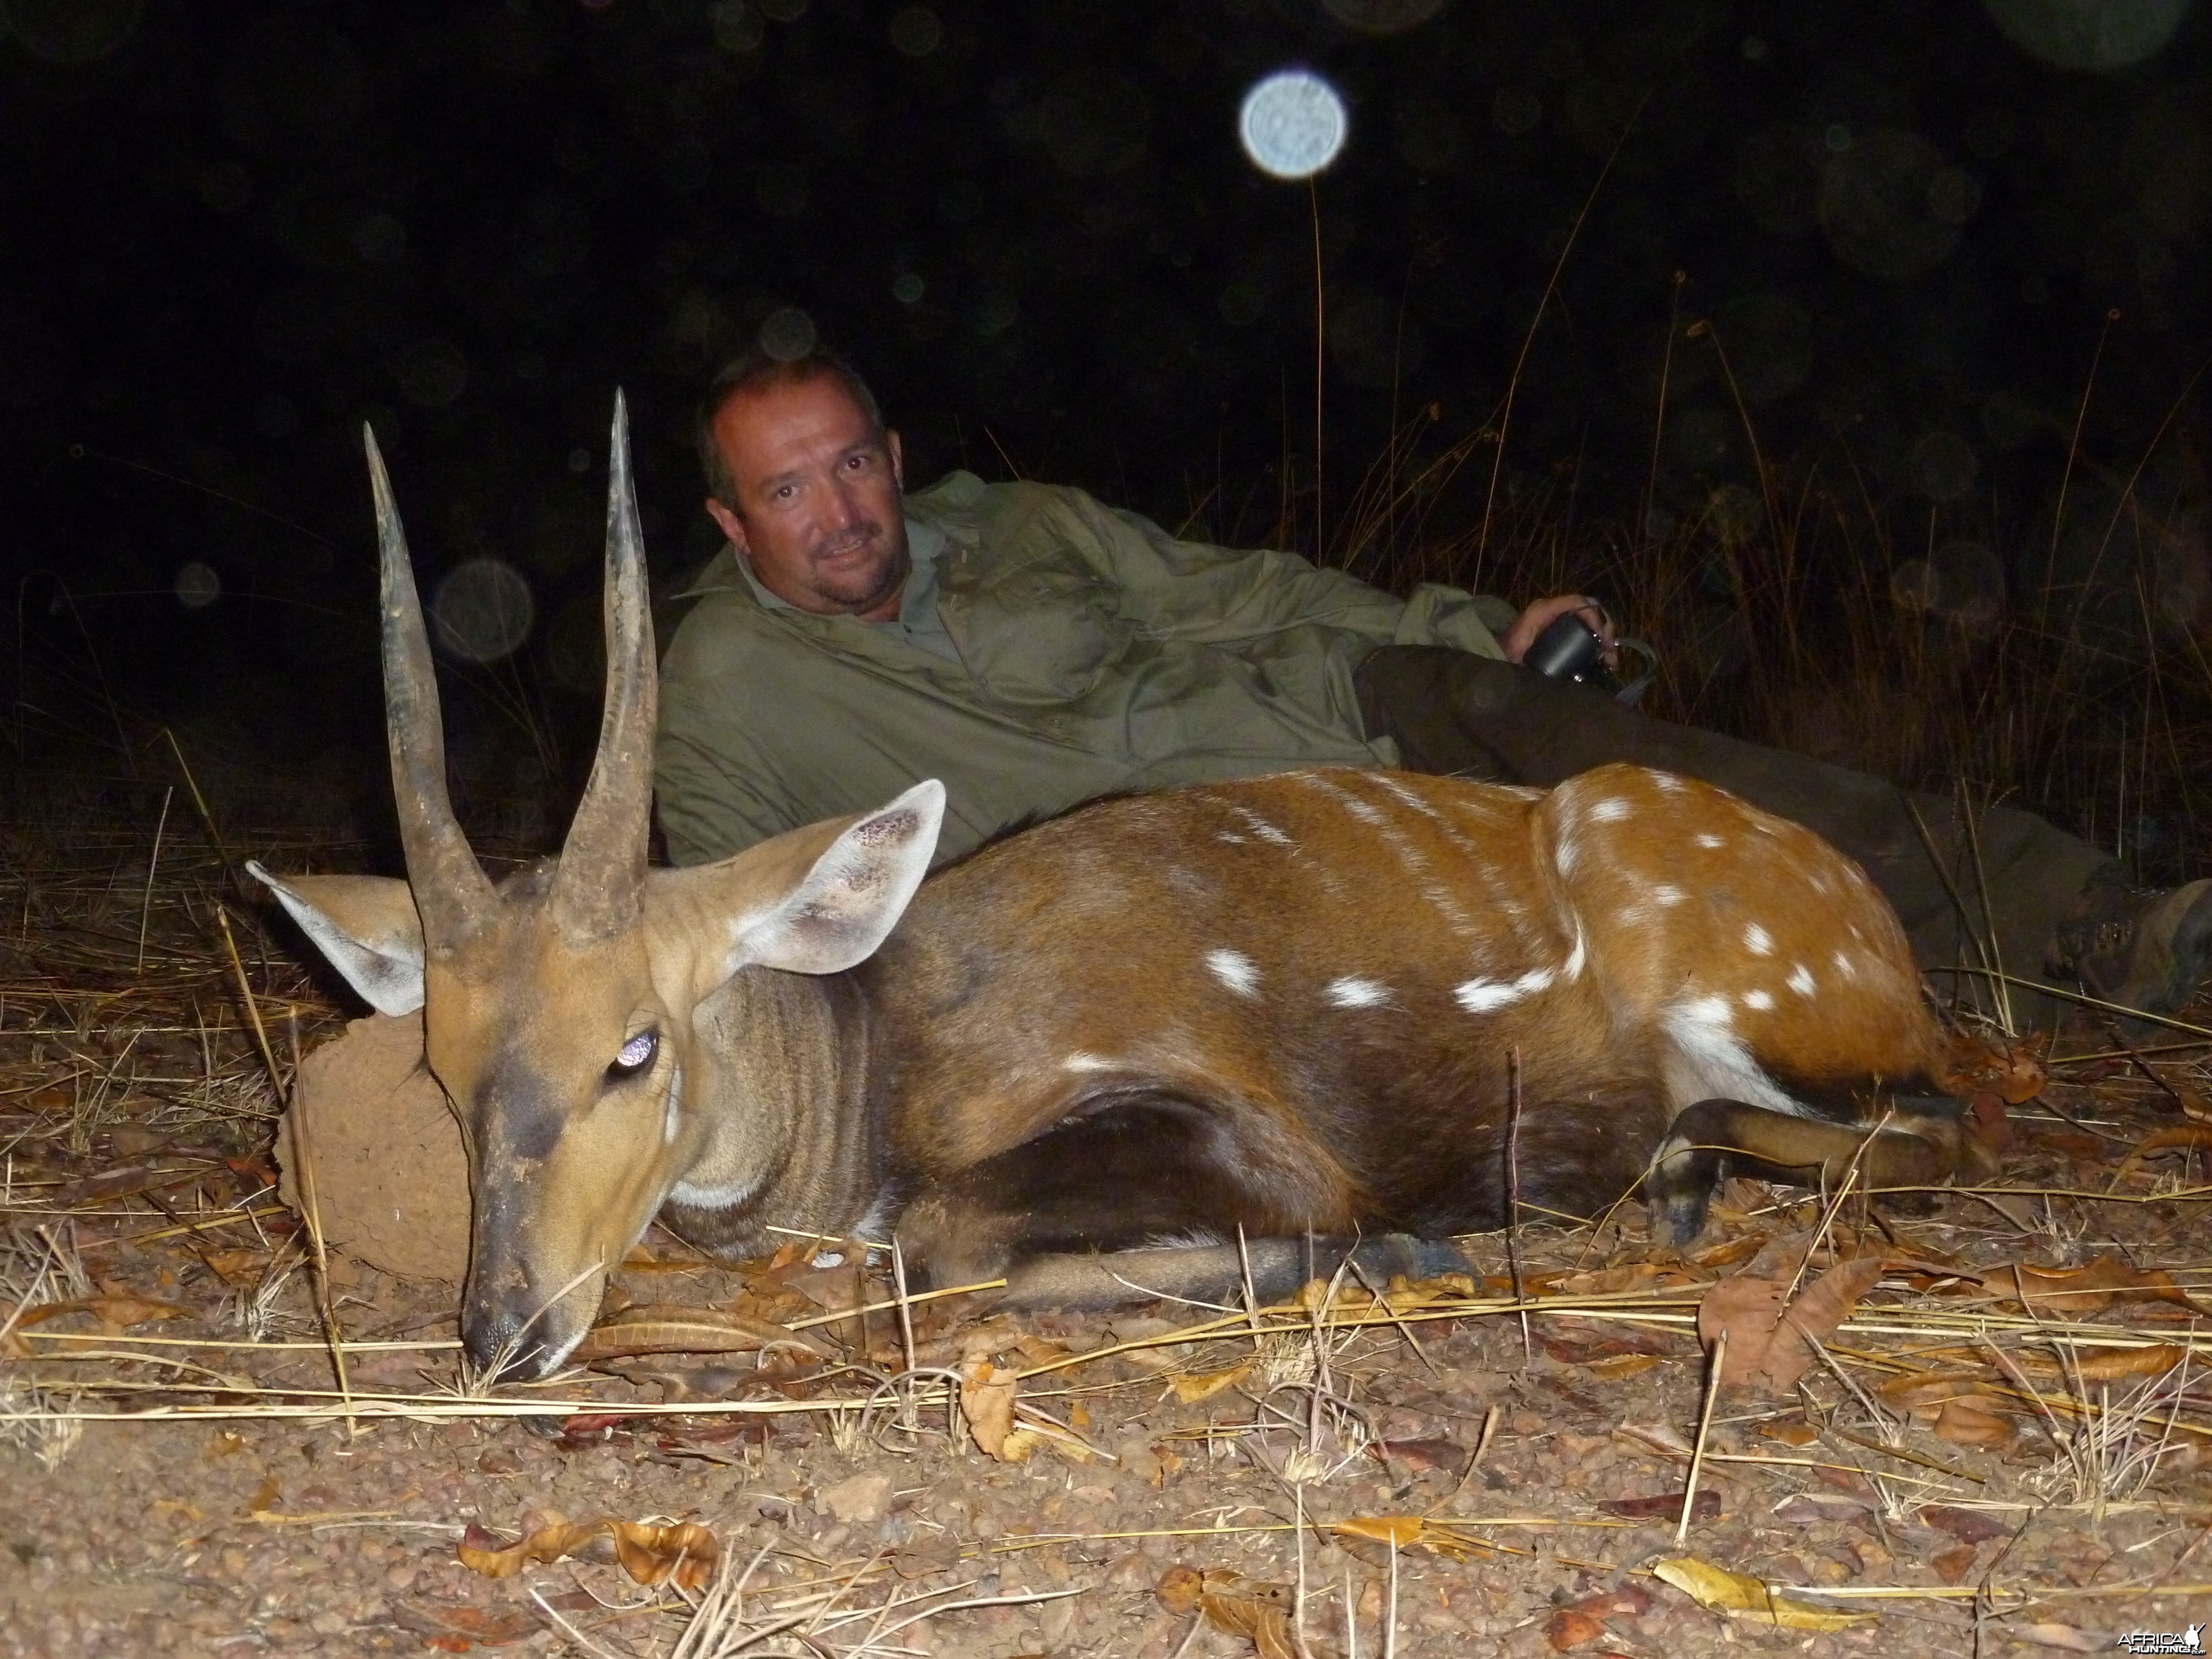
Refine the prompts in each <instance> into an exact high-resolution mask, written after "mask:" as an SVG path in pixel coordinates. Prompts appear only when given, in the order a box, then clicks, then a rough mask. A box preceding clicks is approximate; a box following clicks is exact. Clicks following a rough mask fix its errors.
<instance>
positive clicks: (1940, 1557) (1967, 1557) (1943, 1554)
mask: <svg viewBox="0 0 2212 1659" xmlns="http://www.w3.org/2000/svg"><path fill="white" fill-rule="evenodd" d="M1928 1565H1929V1566H1930V1567H1932V1568H1933V1569H1935V1572H1936V1577H1938V1578H1940V1579H1942V1581H1943V1582H1944V1583H1947V1584H1955V1583H1960V1581H1961V1580H1962V1579H1964V1578H1965V1577H1966V1575H1967V1574H1968V1573H1970V1572H1972V1571H1973V1570H1974V1547H1973V1546H1972V1544H1954V1545H1953V1546H1952V1547H1950V1548H1949V1549H1948V1550H1938V1551H1937V1552H1936V1553H1935V1554H1934V1555H1932V1556H1930V1557H1929V1559H1928Z"/></svg>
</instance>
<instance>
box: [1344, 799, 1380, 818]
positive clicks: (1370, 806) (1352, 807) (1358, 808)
mask: <svg viewBox="0 0 2212 1659" xmlns="http://www.w3.org/2000/svg"><path fill="white" fill-rule="evenodd" d="M1340 799H1342V801H1343V802H1344V810H1345V811H1347V812H1349V813H1351V814H1352V817H1355V818H1358V820H1359V821H1360V822H1361V823H1382V822H1383V809H1382V808H1381V807H1379V806H1377V805H1376V804H1375V803H1374V802H1373V801H1370V800H1362V799H1359V797H1358V796H1357V795H1352V794H1346V795H1343V796H1341V797H1340Z"/></svg>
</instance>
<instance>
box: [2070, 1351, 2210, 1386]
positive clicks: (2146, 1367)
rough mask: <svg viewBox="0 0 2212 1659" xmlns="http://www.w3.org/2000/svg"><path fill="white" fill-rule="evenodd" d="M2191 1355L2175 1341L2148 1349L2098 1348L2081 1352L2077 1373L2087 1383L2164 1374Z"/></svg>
mask: <svg viewBox="0 0 2212 1659" xmlns="http://www.w3.org/2000/svg"><path fill="white" fill-rule="evenodd" d="M2188 1358H2189V1350H2188V1349H2186V1348H2184V1347H2181V1346H2178V1345H2176V1344H2174V1343H2172V1342H2158V1343H2154V1344H2152V1345H2151V1346H2149V1347H2148V1348H2098V1349H2095V1350H2093V1351H2092V1352H2088V1353H2084V1354H2080V1355H2078V1356H2077V1357H2076V1358H2075V1361H2074V1372H2075V1376H2079V1377H2081V1379H2082V1380H2083V1381H2084V1382H2087V1383H2117V1382H2118V1381H2119V1380H2120V1379H2121V1378H2123V1377H2128V1376H2165V1375H2166V1372H2168V1371H2170V1370H2172V1369H2173V1368H2174V1367H2175V1366H2177V1365H2179V1364H2182V1363H2183V1362H2185V1360H2187V1359H2188Z"/></svg>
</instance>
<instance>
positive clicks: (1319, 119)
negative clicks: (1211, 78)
mask: <svg viewBox="0 0 2212 1659" xmlns="http://www.w3.org/2000/svg"><path fill="white" fill-rule="evenodd" d="M1350 126H1351V119H1350V118H1349V117H1348V116H1347V115H1346V112H1345V107H1344V100H1343V99H1342V98H1341V97H1340V96H1339V95H1338V93H1337V90H1336V88H1334V87H1333V86H1331V85H1329V83H1328V82H1326V81H1324V80H1322V78H1321V76H1318V75H1316V74H1315V73H1314V72H1313V71H1312V70H1277V71H1276V72H1275V73H1274V74H1273V75H1271V76H1267V79H1266V80H1264V81H1261V82H1260V83H1259V84H1258V85H1257V86H1255V87H1254V88H1252V90H1251V91H1249V92H1248V93H1246V94H1244V105H1243V108H1242V109H1240V110H1239V111H1238V112H1237V137H1238V138H1240V139H1242V140H1243V144H1244V153H1245V154H1246V155H1249V156H1250V157H1251V158H1252V165H1253V166H1255V167H1258V168H1259V169H1260V171H1261V172H1262V173H1268V174H1271V175H1272V176H1273V177H1275V178H1277V179H1310V178H1312V177H1313V175H1314V174H1315V173H1319V172H1320V171H1321V170H1322V168H1323V167H1327V166H1328V164H1329V163H1330V162H1331V161H1334V160H1336V157H1337V152H1338V151H1340V150H1341V149H1343V148H1344V139H1345V134H1346V132H1347V131H1349V130H1350Z"/></svg>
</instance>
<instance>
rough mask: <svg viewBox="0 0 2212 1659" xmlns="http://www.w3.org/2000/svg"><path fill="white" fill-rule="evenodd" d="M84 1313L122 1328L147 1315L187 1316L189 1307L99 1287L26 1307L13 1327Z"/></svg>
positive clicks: (111, 1326)
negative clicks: (67, 1298) (96, 1292)
mask: <svg viewBox="0 0 2212 1659" xmlns="http://www.w3.org/2000/svg"><path fill="white" fill-rule="evenodd" d="M76 1313H88V1314H90V1315H91V1316H93V1317H94V1318H95V1319H97V1320H98V1321H99V1322H100V1323H101V1324H102V1325H105V1326H106V1327H107V1328H109V1329H110V1330H116V1331H119V1330H123V1329H125V1328H128V1327H130V1326H132V1325H143V1324H144V1323H145V1322H147V1321H148V1320H150V1319H190V1318H191V1316H192V1310H191V1309H190V1308H185V1307H180V1306H179V1305H178V1304H176V1303H174V1302H161V1301H157V1300H156V1299H155V1298H154V1297H150V1296H137V1295H133V1294H132V1293H131V1292H130V1291H102V1292H101V1293H100V1295H98V1296H81V1297H76V1298H75V1299H74V1300H72V1301H69V1302H46V1303H41V1304H40V1305H39V1306H37V1307H35V1308H31V1309H28V1310H26V1311H25V1312H24V1314H23V1316H22V1317H21V1319H19V1320H17V1321H16V1326H17V1328H19V1329H20V1328H23V1327H25V1326H29V1325H43V1324H45V1323H46V1321H48V1320H49V1319H59V1318H60V1317H61V1316H63V1315H64V1314H76Z"/></svg>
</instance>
